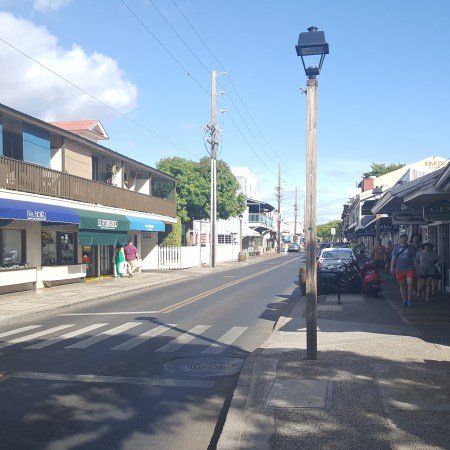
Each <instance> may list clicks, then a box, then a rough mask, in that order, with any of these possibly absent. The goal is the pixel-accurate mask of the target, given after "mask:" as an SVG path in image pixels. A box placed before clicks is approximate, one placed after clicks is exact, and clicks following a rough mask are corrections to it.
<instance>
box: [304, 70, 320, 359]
mask: <svg viewBox="0 0 450 450" xmlns="http://www.w3.org/2000/svg"><path fill="white" fill-rule="evenodd" d="M307 86H308V88H307V95H306V97H307V110H306V197H305V228H306V357H307V358H308V359H317V266H316V246H317V236H316V198H317V183H316V180H317V86H318V83H317V79H315V78H313V79H309V80H307Z"/></svg>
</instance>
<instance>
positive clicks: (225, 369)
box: [164, 356, 244, 377]
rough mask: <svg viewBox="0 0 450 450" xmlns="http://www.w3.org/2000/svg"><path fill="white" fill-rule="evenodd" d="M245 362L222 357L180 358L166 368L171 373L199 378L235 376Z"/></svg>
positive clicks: (167, 364)
mask: <svg viewBox="0 0 450 450" xmlns="http://www.w3.org/2000/svg"><path fill="white" fill-rule="evenodd" d="M243 362H244V360H243V359H241V358H229V357H226V356H221V357H217V358H210V357H200V358H179V359H173V360H172V361H168V362H166V363H165V364H164V368H165V369H166V370H167V372H170V373H183V374H189V375H193V376H197V377H220V376H225V375H234V374H236V373H239V371H240V370H241V367H242V364H243Z"/></svg>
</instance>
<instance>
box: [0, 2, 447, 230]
mask: <svg viewBox="0 0 450 450" xmlns="http://www.w3.org/2000/svg"><path fill="white" fill-rule="evenodd" d="M449 19H450V1H448V0H426V1H425V0H424V1H422V0H414V1H411V0H377V1H362V0H339V1H338V0H315V1H313V2H312V1H304V0H276V1H275V0H214V1H211V0H0V67H2V69H3V70H2V76H1V77H0V103H3V104H5V105H7V106H10V107H12V108H15V109H18V110H19V111H22V112H25V113H27V114H30V115H32V116H35V117H38V118H40V119H43V120H48V121H55V120H57V121H63V120H80V119H99V120H100V121H101V122H102V124H103V126H104V127H105V129H106V131H107V133H108V134H109V136H110V140H109V141H104V142H102V145H105V146H107V147H109V148H112V149H113V150H115V151H117V152H119V153H122V154H124V155H127V156H129V157H131V158H133V159H136V160H138V161H141V162H143V163H145V164H148V165H150V166H153V167H155V166H156V163H157V162H158V161H159V160H160V159H161V158H166V157H173V156H179V157H184V158H188V159H192V160H195V161H198V160H199V159H200V158H202V157H204V156H208V152H207V150H208V149H207V147H206V146H205V142H204V141H205V133H204V127H205V125H206V124H208V123H210V121H211V94H210V90H211V72H212V71H213V70H215V71H217V72H218V73H222V74H221V75H220V76H219V77H218V78H217V83H218V84H217V91H218V96H217V110H218V111H219V110H223V112H218V114H217V115H218V123H219V126H220V127H221V130H222V135H221V145H220V147H219V158H220V159H223V160H224V161H226V162H227V163H228V164H229V165H230V166H246V167H248V168H250V169H251V170H252V171H253V172H255V173H256V174H257V175H258V177H259V178H260V179H261V181H262V188H263V197H264V200H265V201H267V202H269V203H271V204H272V205H274V206H276V204H277V202H276V197H275V192H276V191H275V188H276V185H277V182H278V181H277V177H278V164H281V178H282V188H283V200H282V208H281V211H282V217H283V218H284V219H286V220H289V219H292V217H293V215H294V191H295V188H296V187H298V191H299V193H298V197H299V201H298V206H299V211H300V215H302V213H301V212H302V211H303V200H302V197H303V196H304V191H305V176H304V172H305V151H306V96H305V95H303V94H302V93H301V90H300V87H302V86H303V87H305V86H306V76H305V73H304V70H303V66H302V64H301V59H300V58H299V57H298V56H297V55H296V51H295V45H296V44H297V41H298V36H299V33H300V32H303V31H306V29H307V28H308V27H310V26H312V25H313V26H316V27H318V28H319V30H321V31H324V32H325V36H326V40H327V42H328V43H329V46H330V54H329V55H327V56H326V58H325V62H324V65H323V68H322V73H321V74H320V76H319V77H318V83H319V87H318V131H317V136H318V166H317V189H318V198H317V206H318V223H324V222H327V221H329V220H332V219H336V218H340V215H341V212H342V205H343V204H344V203H345V202H346V201H347V200H348V197H349V194H350V192H351V191H352V190H354V188H355V186H356V184H357V183H358V182H359V181H361V178H362V173H363V172H366V171H369V170H370V164H371V163H372V162H378V163H386V164H388V163H399V162H401V163H413V162H416V161H419V160H421V159H424V158H426V157H429V156H432V155H438V156H442V157H447V158H448V157H450V76H449V74H450V57H449V53H450V52H449V49H448V46H449V45H450V27H449V26H448V21H449ZM223 72H226V73H223ZM300 221H301V218H300Z"/></svg>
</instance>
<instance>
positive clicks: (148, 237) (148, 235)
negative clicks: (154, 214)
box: [141, 233, 154, 239]
mask: <svg viewBox="0 0 450 450" xmlns="http://www.w3.org/2000/svg"><path fill="white" fill-rule="evenodd" d="M141 236H142V239H151V238H152V236H154V235H153V234H150V233H142V235H141Z"/></svg>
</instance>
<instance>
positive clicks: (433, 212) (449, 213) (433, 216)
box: [423, 200, 450, 220]
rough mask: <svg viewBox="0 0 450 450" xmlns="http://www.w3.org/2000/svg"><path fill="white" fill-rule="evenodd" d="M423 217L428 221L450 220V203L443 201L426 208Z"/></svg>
mask: <svg viewBox="0 0 450 450" xmlns="http://www.w3.org/2000/svg"><path fill="white" fill-rule="evenodd" d="M423 215H424V216H425V217H426V218H427V219H428V220H450V202H449V201H447V200H442V201H439V202H435V203H431V204H430V205H427V206H424V208H423Z"/></svg>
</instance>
